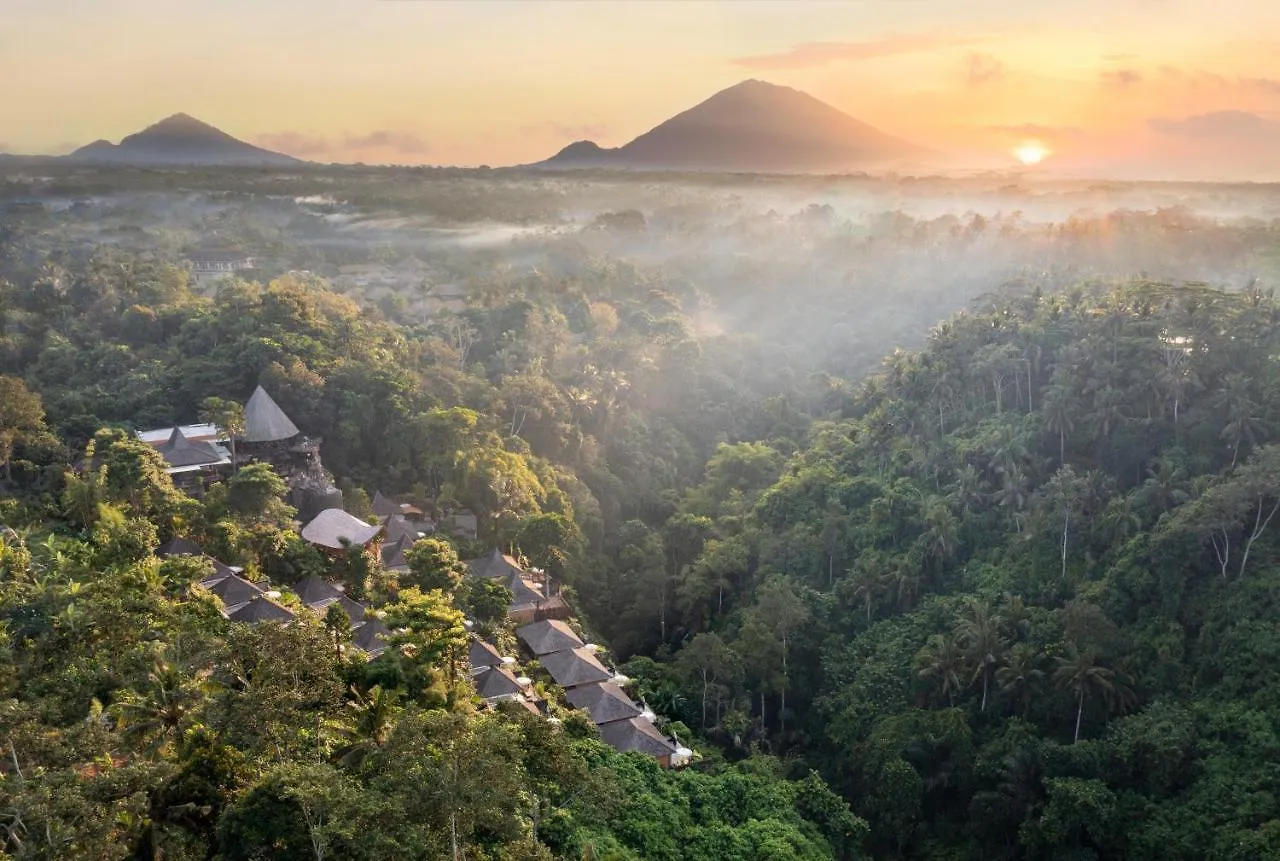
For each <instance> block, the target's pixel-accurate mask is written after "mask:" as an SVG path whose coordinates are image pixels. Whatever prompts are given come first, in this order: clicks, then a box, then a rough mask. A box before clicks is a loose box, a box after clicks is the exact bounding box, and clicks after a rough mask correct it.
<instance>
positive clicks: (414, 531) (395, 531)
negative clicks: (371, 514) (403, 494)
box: [382, 514, 422, 544]
mask: <svg viewBox="0 0 1280 861" xmlns="http://www.w3.org/2000/svg"><path fill="white" fill-rule="evenodd" d="M382 526H383V528H384V529H386V530H387V540H388V541H398V540H399V539H401V538H407V539H409V544H413V542H415V541H417V540H418V539H419V538H421V537H422V536H421V535H419V534H418V533H419V532H420V531H421V530H420V529H419V528H418V524H416V523H410V522H409V521H408V520H406V519H405V516H404V515H403V514H393V515H391V516H390V517H384V518H383V519H382Z"/></svg>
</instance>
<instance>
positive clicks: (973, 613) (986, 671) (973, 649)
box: [956, 601, 1009, 712]
mask: <svg viewBox="0 0 1280 861" xmlns="http://www.w3.org/2000/svg"><path fill="white" fill-rule="evenodd" d="M1000 624H1001V620H1000V617H999V616H997V615H995V614H994V613H993V612H992V610H991V606H990V605H989V604H986V603H984V602H981V601H973V602H971V603H970V604H969V607H968V609H967V610H966V611H965V612H964V614H963V615H962V616H961V617H960V619H959V621H957V622H956V638H957V639H958V640H959V642H960V644H961V646H962V648H963V649H964V654H965V658H966V660H968V661H969V663H970V665H971V666H972V667H973V681H975V682H980V683H981V684H982V705H981V707H980V708H979V711H984V712H985V711H986V710H987V691H988V688H989V687H990V685H991V679H992V677H993V676H994V675H995V673H996V670H997V668H998V667H999V666H1000V664H1001V663H1002V662H1003V661H1004V655H1005V651H1006V650H1007V649H1008V645H1009V644H1008V643H1007V642H1005V639H1004V637H1002V636H1001V635H1000Z"/></svg>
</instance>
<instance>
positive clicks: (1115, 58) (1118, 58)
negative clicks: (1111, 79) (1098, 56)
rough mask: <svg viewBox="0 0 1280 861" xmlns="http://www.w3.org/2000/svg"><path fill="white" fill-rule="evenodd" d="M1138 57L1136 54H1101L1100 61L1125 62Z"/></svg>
mask: <svg viewBox="0 0 1280 861" xmlns="http://www.w3.org/2000/svg"><path fill="white" fill-rule="evenodd" d="M1136 59H1138V55H1137V54H1103V55H1102V62H1104V63H1125V62H1128V61H1129V60H1136Z"/></svg>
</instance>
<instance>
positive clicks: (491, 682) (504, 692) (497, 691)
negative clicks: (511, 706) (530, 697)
mask: <svg viewBox="0 0 1280 861" xmlns="http://www.w3.org/2000/svg"><path fill="white" fill-rule="evenodd" d="M471 680H472V682H474V683H475V686H476V693H478V694H479V695H480V696H482V697H484V698H485V699H489V698H490V697H509V696H512V695H513V694H518V693H520V692H521V691H522V690H524V689H523V688H521V687H520V683H519V682H517V681H516V677H515V676H513V675H511V673H510V672H508V671H507V670H505V669H503V668H502V667H486V668H484V669H483V670H481V671H480V672H478V673H476V674H475V675H474V676H472V677H471Z"/></svg>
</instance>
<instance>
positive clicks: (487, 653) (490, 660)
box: [467, 638, 502, 670]
mask: <svg viewBox="0 0 1280 861" xmlns="http://www.w3.org/2000/svg"><path fill="white" fill-rule="evenodd" d="M467 660H468V661H470V663H471V669H473V670H475V669H479V668H480V667H500V666H502V655H501V654H499V653H498V650H497V649H495V648H494V647H493V646H491V645H489V644H488V643H486V642H485V641H484V640H481V639H479V638H473V639H472V640H471V645H470V647H469V648H468V650H467Z"/></svg>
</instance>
